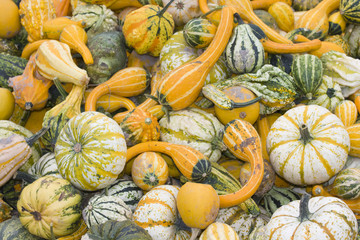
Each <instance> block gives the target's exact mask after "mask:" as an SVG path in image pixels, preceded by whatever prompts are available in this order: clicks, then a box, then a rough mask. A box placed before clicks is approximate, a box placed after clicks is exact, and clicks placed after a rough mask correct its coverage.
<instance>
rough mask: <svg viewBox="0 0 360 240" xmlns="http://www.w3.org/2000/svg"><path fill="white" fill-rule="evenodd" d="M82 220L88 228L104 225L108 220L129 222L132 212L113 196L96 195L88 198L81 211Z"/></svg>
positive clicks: (119, 199)
mask: <svg viewBox="0 0 360 240" xmlns="http://www.w3.org/2000/svg"><path fill="white" fill-rule="evenodd" d="M82 216H83V219H84V221H85V223H86V225H87V226H88V228H90V227H92V226H93V225H96V224H101V223H105V222H106V221H108V220H116V221H119V222H120V221H124V220H131V217H132V212H131V210H130V208H129V207H128V206H127V205H126V204H125V202H124V201H123V200H122V199H121V198H119V197H115V196H106V195H101V194H96V195H95V196H93V197H92V198H90V200H89V202H88V204H87V206H86V207H85V208H84V209H83V211H82Z"/></svg>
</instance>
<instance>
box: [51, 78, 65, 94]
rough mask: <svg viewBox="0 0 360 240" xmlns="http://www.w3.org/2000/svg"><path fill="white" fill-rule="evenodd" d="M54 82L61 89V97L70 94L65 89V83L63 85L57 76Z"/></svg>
mask: <svg viewBox="0 0 360 240" xmlns="http://www.w3.org/2000/svg"><path fill="white" fill-rule="evenodd" d="M53 82H54V84H55V87H56V88H57V90H58V91H59V93H60V95H61V97H63V99H65V98H66V97H67V96H68V93H67V92H66V90H65V89H64V87H63V85H61V82H60V80H59V79H58V78H57V77H56V78H54V79H53Z"/></svg>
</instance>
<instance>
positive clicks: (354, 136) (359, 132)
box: [346, 123, 360, 157]
mask: <svg viewBox="0 0 360 240" xmlns="http://www.w3.org/2000/svg"><path fill="white" fill-rule="evenodd" d="M346 130H347V132H348V133H349V137H350V152H349V155H350V156H353V157H360V124H359V123H357V124H353V125H351V126H350V127H347V128H346Z"/></svg>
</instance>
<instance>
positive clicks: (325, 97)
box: [308, 75, 344, 112]
mask: <svg viewBox="0 0 360 240" xmlns="http://www.w3.org/2000/svg"><path fill="white" fill-rule="evenodd" d="M313 97H314V99H312V100H310V101H309V102H308V104H316V105H319V106H322V107H324V108H327V109H329V110H330V111H331V112H334V110H335V108H336V106H337V105H338V104H339V103H340V102H341V101H343V100H344V96H343V95H342V93H341V88H340V85H339V84H338V83H337V82H335V81H334V80H333V79H332V78H331V77H329V76H327V75H323V76H322V83H321V85H320V87H319V88H318V90H317V91H316V92H315V93H314V95H313Z"/></svg>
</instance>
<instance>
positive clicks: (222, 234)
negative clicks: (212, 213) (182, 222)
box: [199, 222, 240, 240]
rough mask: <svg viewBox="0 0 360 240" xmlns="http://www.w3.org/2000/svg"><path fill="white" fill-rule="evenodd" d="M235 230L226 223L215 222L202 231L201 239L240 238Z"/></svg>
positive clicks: (221, 239) (225, 239)
mask: <svg viewBox="0 0 360 240" xmlns="http://www.w3.org/2000/svg"><path fill="white" fill-rule="evenodd" d="M239 239H240V238H239V236H238V235H237V233H236V232H235V230H234V229H233V228H232V227H231V226H229V225H228V224H226V223H220V222H214V223H212V224H210V225H209V226H208V227H207V228H206V229H205V231H204V232H202V233H201V235H200V238H199V240H239Z"/></svg>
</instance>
